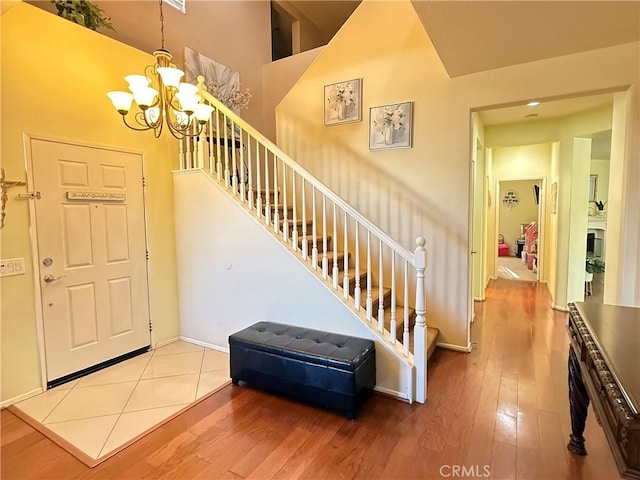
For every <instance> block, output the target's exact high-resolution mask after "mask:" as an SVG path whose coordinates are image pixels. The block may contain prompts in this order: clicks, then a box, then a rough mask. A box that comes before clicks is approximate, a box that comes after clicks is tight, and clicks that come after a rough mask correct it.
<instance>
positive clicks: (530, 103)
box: [527, 100, 540, 107]
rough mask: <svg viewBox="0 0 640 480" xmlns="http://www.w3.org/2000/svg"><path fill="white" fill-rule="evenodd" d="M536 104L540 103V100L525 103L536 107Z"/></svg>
mask: <svg viewBox="0 0 640 480" xmlns="http://www.w3.org/2000/svg"><path fill="white" fill-rule="evenodd" d="M538 105H540V102H537V101H535V100H534V101H533V102H529V103H527V107H536V106H538Z"/></svg>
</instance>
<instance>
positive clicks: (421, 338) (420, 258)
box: [413, 237, 427, 403]
mask: <svg viewBox="0 0 640 480" xmlns="http://www.w3.org/2000/svg"><path fill="white" fill-rule="evenodd" d="M425 243H426V241H425V239H424V237H418V238H417V239H416V245H417V247H416V250H415V267H416V325H415V327H414V330H413V334H414V344H413V359H414V364H415V369H416V384H415V385H416V394H415V399H416V402H420V403H424V402H425V401H426V399H427V324H426V322H425V318H424V314H425V310H426V308H425V286H424V271H425V268H426V267H427V252H426V250H425V248H424V245H425Z"/></svg>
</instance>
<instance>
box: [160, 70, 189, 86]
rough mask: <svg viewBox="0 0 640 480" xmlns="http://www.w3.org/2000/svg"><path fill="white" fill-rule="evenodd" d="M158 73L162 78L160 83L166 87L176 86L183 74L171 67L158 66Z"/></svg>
mask: <svg viewBox="0 0 640 480" xmlns="http://www.w3.org/2000/svg"><path fill="white" fill-rule="evenodd" d="M157 70H158V73H159V74H160V77H161V78H162V83H164V84H165V85H166V86H167V87H171V88H178V86H179V85H180V80H181V79H182V77H183V76H184V72H183V71H182V70H179V69H177V68H173V67H158V69H157Z"/></svg>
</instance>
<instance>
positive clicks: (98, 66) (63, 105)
mask: <svg viewBox="0 0 640 480" xmlns="http://www.w3.org/2000/svg"><path fill="white" fill-rule="evenodd" d="M149 63H152V57H151V56H150V55H148V54H145V53H143V52H140V51H138V50H136V49H134V48H131V47H129V46H126V45H124V44H121V43H119V42H116V41H114V40H112V39H110V38H108V37H106V36H104V35H101V34H99V33H96V32H92V31H90V30H88V29H86V28H83V27H80V26H78V25H75V24H73V23H71V22H69V21H67V20H64V19H62V18H59V17H57V16H55V15H52V14H50V13H47V12H45V11H43V10H41V9H38V8H36V7H34V6H32V5H29V4H26V3H19V4H17V5H15V6H13V7H11V8H10V9H8V10H7V11H6V12H5V13H3V15H2V82H1V88H2V91H1V93H2V95H1V97H2V107H1V109H2V110H1V114H2V119H3V122H2V125H1V128H2V130H1V132H2V147H1V148H2V150H1V152H2V167H3V168H5V170H6V175H7V178H8V179H11V180H22V181H26V179H27V174H26V166H25V150H24V146H23V141H24V137H23V135H25V134H27V135H31V136H36V137H37V136H43V137H47V138H52V139H64V140H68V141H71V142H77V143H84V144H91V145H97V146H107V147H113V148H119V149H123V150H128V151H135V152H141V153H142V154H143V155H144V167H145V175H146V179H147V188H146V216H147V231H148V247H149V253H150V260H149V273H150V307H151V308H150V310H151V319H152V321H153V323H154V330H155V339H156V341H157V342H162V341H164V340H167V339H170V338H174V337H176V336H177V335H178V332H179V323H178V308H177V293H176V274H175V268H176V265H175V242H174V219H173V183H172V178H171V175H170V171H171V170H172V169H175V168H177V166H178V153H177V152H178V148H177V142H176V141H175V140H173V138H172V137H170V136H169V134H168V133H164V134H163V137H162V138H160V139H155V138H154V137H153V134H152V133H151V132H134V131H132V130H129V129H127V128H126V127H124V126H123V124H122V121H121V119H120V118H119V117H120V116H119V115H118V114H117V113H116V112H115V111H114V110H113V107H112V106H111V103H110V101H109V99H108V98H107V96H106V92H107V91H109V90H112V89H122V88H123V87H124V86H125V82H124V78H123V77H124V75H125V74H128V73H141V72H142V70H143V68H144V66H145V65H147V64H149ZM8 119H10V121H7V120H8ZM25 191H27V187H15V188H13V189H11V190H10V191H9V201H8V204H7V217H6V226H5V227H4V228H3V229H2V230H0V233H1V235H2V238H1V247H2V258H14V257H23V258H24V259H25V262H26V274H25V275H20V276H12V277H6V278H2V279H1V280H0V289H1V297H2V302H1V303H2V307H1V313H2V320H1V321H2V330H1V333H2V344H1V345H2V357H1V358H2V400H3V401H5V400H8V399H11V398H15V397H17V396H19V395H23V394H25V393H27V392H31V391H33V390H35V389H38V388H39V387H40V386H41V372H40V363H39V362H40V360H39V355H38V346H37V341H36V322H37V319H36V316H35V304H36V302H37V301H38V299H37V298H36V297H35V292H34V282H35V279H34V274H33V272H34V268H33V265H32V262H31V253H32V251H31V248H32V247H31V245H30V236H29V210H28V201H27V200H23V199H17V198H16V197H17V194H18V193H21V192H25Z"/></svg>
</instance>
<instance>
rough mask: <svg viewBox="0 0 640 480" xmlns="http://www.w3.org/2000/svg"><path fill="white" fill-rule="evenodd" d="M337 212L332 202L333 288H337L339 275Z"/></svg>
mask: <svg viewBox="0 0 640 480" xmlns="http://www.w3.org/2000/svg"><path fill="white" fill-rule="evenodd" d="M337 215H338V212H337V211H336V202H333V238H332V240H331V243H332V244H333V275H331V276H332V277H333V288H334V289H335V290H337V289H338V284H339V283H340V282H339V279H338V277H339V276H340V269H339V268H338V219H337ZM344 255H345V257H346V256H347V252H344Z"/></svg>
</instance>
